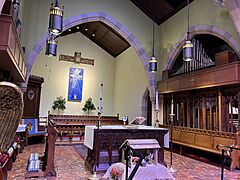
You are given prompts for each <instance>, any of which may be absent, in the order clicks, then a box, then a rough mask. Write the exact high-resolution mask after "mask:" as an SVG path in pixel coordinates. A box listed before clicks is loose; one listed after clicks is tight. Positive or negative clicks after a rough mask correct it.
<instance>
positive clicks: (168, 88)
mask: <svg viewBox="0 0 240 180" xmlns="http://www.w3.org/2000/svg"><path fill="white" fill-rule="evenodd" d="M226 74H227V76H226ZM234 84H240V62H239V61H237V62H233V63H229V64H224V65H221V66H218V67H213V68H209V69H205V70H200V71H196V72H193V73H191V74H187V75H181V76H176V77H172V78H168V79H167V80H162V81H158V91H159V93H160V94H165V93H170V92H179V91H186V90H190V91H192V90H193V89H203V88H211V87H219V86H226V85H234Z"/></svg>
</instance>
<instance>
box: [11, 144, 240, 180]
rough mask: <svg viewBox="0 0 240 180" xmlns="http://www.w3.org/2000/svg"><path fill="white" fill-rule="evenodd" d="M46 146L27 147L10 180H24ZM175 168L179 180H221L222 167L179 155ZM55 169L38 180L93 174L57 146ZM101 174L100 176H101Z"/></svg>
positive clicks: (231, 178) (235, 175)
mask: <svg viewBox="0 0 240 180" xmlns="http://www.w3.org/2000/svg"><path fill="white" fill-rule="evenodd" d="M43 150H44V145H43V144H38V145H30V146H28V147H26V148H25V149H24V151H23V153H21V154H19V155H18V157H17V160H16V162H15V163H14V165H13V169H12V170H11V171H9V173H8V179H9V180H13V179H14V180H15V179H17V180H20V179H24V176H25V173H26V167H27V159H28V157H29V154H30V153H31V152H38V153H43ZM165 160H166V162H167V164H168V165H169V152H168V151H165ZM173 168H174V169H176V170H177V172H176V173H174V177H175V178H176V179H177V180H188V179H190V180H191V179H197V180H199V179H203V180H208V179H209V180H215V179H216V180H218V179H220V171H221V168H220V167H216V166H212V165H209V164H206V163H203V162H200V161H197V160H193V159H190V158H187V157H184V156H181V155H178V154H173ZM55 169H56V171H57V177H56V178H53V177H52V178H38V179H61V180H75V179H76V180H77V179H78V180H79V179H87V177H89V176H90V175H91V173H90V172H89V171H88V170H87V169H86V168H85V166H84V160H83V159H82V158H81V156H80V155H79V154H78V153H77V152H76V150H75V149H74V148H73V147H72V146H56V149H55ZM100 175H101V174H99V176H100ZM224 177H225V180H227V179H228V180H235V179H239V180H240V172H230V171H229V170H226V169H225V170H224ZM146 180H147V179H146Z"/></svg>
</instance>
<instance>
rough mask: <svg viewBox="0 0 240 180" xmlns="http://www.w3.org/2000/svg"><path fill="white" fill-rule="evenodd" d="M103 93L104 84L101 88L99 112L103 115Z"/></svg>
mask: <svg viewBox="0 0 240 180" xmlns="http://www.w3.org/2000/svg"><path fill="white" fill-rule="evenodd" d="M102 93H103V84H101V87H100V98H99V112H100V113H102V109H103V108H102Z"/></svg>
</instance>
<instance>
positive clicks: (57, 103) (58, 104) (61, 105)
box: [52, 96, 66, 114]
mask: <svg viewBox="0 0 240 180" xmlns="http://www.w3.org/2000/svg"><path fill="white" fill-rule="evenodd" d="M52 109H53V110H55V109H57V110H58V114H59V110H64V109H66V100H65V98H63V97H62V96H59V97H57V99H56V100H54V101H53V106H52Z"/></svg>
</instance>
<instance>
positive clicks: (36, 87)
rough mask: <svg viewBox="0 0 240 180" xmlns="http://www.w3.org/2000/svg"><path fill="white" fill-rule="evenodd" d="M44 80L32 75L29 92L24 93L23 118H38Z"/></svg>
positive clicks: (28, 87)
mask: <svg viewBox="0 0 240 180" xmlns="http://www.w3.org/2000/svg"><path fill="white" fill-rule="evenodd" d="M43 82H44V79H43V78H42V77H38V76H33V75H30V77H29V81H28V86H27V91H26V92H25V93H24V112H23V118H38V117H39V104H40V97H41V88H42V83H43Z"/></svg>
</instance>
